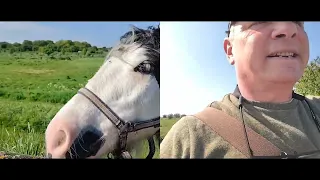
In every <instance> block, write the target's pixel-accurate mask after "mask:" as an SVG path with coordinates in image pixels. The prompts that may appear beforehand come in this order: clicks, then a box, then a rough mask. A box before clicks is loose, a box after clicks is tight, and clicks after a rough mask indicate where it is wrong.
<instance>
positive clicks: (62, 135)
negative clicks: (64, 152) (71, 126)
mask: <svg viewBox="0 0 320 180" xmlns="http://www.w3.org/2000/svg"><path fill="white" fill-rule="evenodd" d="M57 138H58V140H57V147H59V146H61V145H63V143H65V142H66V139H67V135H66V133H65V132H64V131H62V130H60V131H59V132H58V133H57Z"/></svg>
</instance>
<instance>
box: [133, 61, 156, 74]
mask: <svg viewBox="0 0 320 180" xmlns="http://www.w3.org/2000/svg"><path fill="white" fill-rule="evenodd" d="M134 71H135V72H140V73H144V74H151V73H152V72H153V71H154V67H153V66H152V65H151V64H150V63H141V64H139V65H138V66H137V67H135V68H134Z"/></svg>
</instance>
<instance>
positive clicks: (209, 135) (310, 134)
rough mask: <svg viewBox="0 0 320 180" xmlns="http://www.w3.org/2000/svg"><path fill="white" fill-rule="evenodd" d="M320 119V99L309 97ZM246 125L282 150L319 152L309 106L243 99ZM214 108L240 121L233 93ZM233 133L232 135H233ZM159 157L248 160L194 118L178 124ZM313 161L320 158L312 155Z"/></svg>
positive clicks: (293, 101) (162, 146) (237, 105)
mask: <svg viewBox="0 0 320 180" xmlns="http://www.w3.org/2000/svg"><path fill="white" fill-rule="evenodd" d="M306 98H307V100H308V103H309V105H310V106H311V108H312V110H313V111H314V113H315V114H316V116H317V119H318V120H320V97H314V96H313V97H311V96H307V97H306ZM242 104H243V107H244V108H243V117H244V120H245V121H246V125H248V126H249V127H250V128H252V129H253V130H254V131H255V132H257V133H259V134H260V135H262V136H264V137H265V138H266V139H267V140H269V141H270V142H272V143H273V144H274V145H276V146H277V147H278V148H280V149H281V150H282V151H285V152H286V151H287V152H290V151H291V152H294V151H296V152H297V153H305V152H310V151H313V150H320V132H319V131H318V129H317V127H316V125H315V123H314V121H313V119H312V116H311V113H310V110H309V107H308V105H307V104H306V103H305V102H303V101H299V100H297V99H292V100H291V101H290V102H288V103H282V104H273V103H261V102H249V101H247V100H244V103H242ZM213 107H214V108H217V109H219V110H222V111H223V112H225V113H227V114H229V115H231V116H233V117H235V118H236V119H237V120H241V119H240V111H239V108H238V107H239V101H238V99H237V98H236V97H235V96H233V95H232V94H228V95H226V96H224V98H223V99H222V101H220V102H216V103H214V106H213ZM231 133H232V132H231ZM160 158H179V159H182V158H183V159H185V158H187V159H189V158H200V159H201V158H247V157H246V156H245V155H244V154H242V153H241V152H240V151H238V150H237V149H236V148H235V147H233V146H232V145H231V144H229V143H228V142H227V141H225V140H224V139H223V138H222V137H220V136H219V135H218V134H216V133H215V132H214V131H213V130H212V129H211V128H210V127H208V126H207V125H205V124H204V123H203V122H202V121H200V120H198V119H196V118H195V117H194V116H185V117H183V118H181V119H180V120H179V121H178V122H176V123H175V124H174V125H173V126H172V128H171V129H170V131H169V132H168V133H167V135H166V136H165V138H164V139H163V141H162V142H161V145H160ZM312 158H320V155H319V156H316V157H315V156H313V157H312Z"/></svg>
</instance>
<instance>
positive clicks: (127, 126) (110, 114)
mask: <svg viewBox="0 0 320 180" xmlns="http://www.w3.org/2000/svg"><path fill="white" fill-rule="evenodd" d="M78 93H79V94H81V95H83V96H84V97H86V98H87V99H88V100H89V101H91V103H93V104H94V105H95V106H96V107H97V108H98V109H99V110H100V111H101V112H102V113H103V114H104V115H105V116H106V117H107V118H108V119H109V120H110V121H111V122H112V123H113V124H114V125H115V126H116V127H117V128H118V129H119V149H118V151H116V156H117V157H119V158H121V159H122V158H124V159H131V158H132V157H131V155H130V153H129V152H128V151H126V146H127V138H128V133H130V132H137V131H139V130H143V129H146V128H151V127H154V128H158V127H160V116H159V117H156V118H153V119H150V120H146V121H137V122H125V121H124V120H122V119H121V118H120V117H119V116H117V114H116V113H115V112H114V111H112V109H111V108H110V107H109V106H108V105H106V104H105V103H104V102H103V101H102V100H101V99H100V98H99V97H98V96H96V95H95V94H94V93H93V92H92V91H90V90H89V89H87V88H81V89H80V90H79V91H78ZM159 131H160V130H159ZM157 133H158V131H157V132H156V134H157ZM151 141H152V142H151ZM148 142H149V154H148V156H147V158H150V156H151V158H152V157H153V155H154V153H155V147H154V141H153V136H151V137H150V138H149V139H148Z"/></svg>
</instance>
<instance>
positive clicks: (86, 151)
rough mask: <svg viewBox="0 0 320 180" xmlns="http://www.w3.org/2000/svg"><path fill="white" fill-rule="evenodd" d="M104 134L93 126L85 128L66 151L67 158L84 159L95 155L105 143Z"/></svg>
mask: <svg viewBox="0 0 320 180" xmlns="http://www.w3.org/2000/svg"><path fill="white" fill-rule="evenodd" d="M102 135H103V133H102V132H101V131H99V130H97V129H96V128H95V127H93V126H88V127H87V128H85V129H83V130H82V131H81V132H80V134H79V136H78V137H77V138H76V139H75V140H74V142H73V144H72V145H71V147H70V150H69V152H67V153H66V158H67V159H84V158H87V157H90V156H95V155H96V154H97V152H98V151H99V149H100V148H101V146H102V145H103V143H104V139H103V138H101V137H102Z"/></svg>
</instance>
